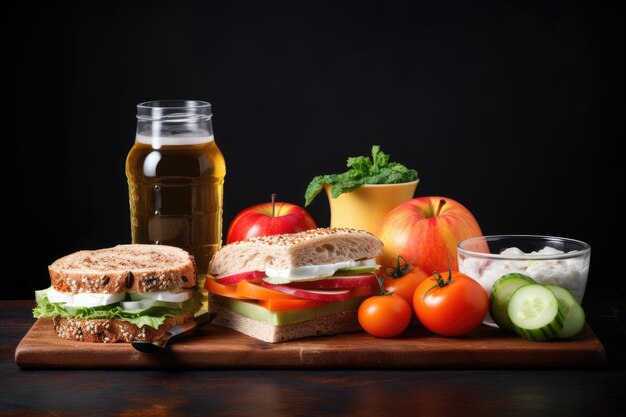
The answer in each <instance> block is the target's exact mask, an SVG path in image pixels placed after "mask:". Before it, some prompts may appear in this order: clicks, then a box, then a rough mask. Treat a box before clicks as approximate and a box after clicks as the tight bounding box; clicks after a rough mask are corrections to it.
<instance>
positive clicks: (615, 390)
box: [0, 301, 626, 417]
mask: <svg viewBox="0 0 626 417" xmlns="http://www.w3.org/2000/svg"><path fill="white" fill-rule="evenodd" d="M32 306H33V301H0V375H1V376H2V381H1V382H0V416H83V415H87V416H99V415H105V416H141V417H151V416H178V415H185V416H187V415H205V416H211V417H213V416H308V415H315V416H385V415H391V416H399V415H420V416H431V415H432V416H445V415H464V416H467V415H477V416H478V415H497V416H503V415H504V416H508V415H510V416H539V415H545V416H553V415H566V416H594V415H599V416H603V417H607V416H624V415H626V349H625V348H626V336H625V331H624V323H625V321H624V308H623V307H624V305H623V304H618V305H616V304H614V303H613V304H606V303H605V304H602V305H600V306H599V307H597V308H596V307H594V310H593V311H590V312H588V321H589V323H590V324H591V326H592V328H593V329H594V331H595V332H596V334H597V335H598V337H599V338H600V340H601V341H602V342H603V343H604V346H605V347H606V350H607V355H608V363H607V367H606V368H605V369H600V370H506V369H502V370H428V371H424V370H393V371H392V370H332V371H329V370H290V371H287V370H228V369H226V370H224V369H222V370H191V371H146V370H141V371H139V370H115V371H102V370H21V369H20V368H19V367H17V365H16V364H15V360H14V355H15V347H16V346H17V344H18V342H19V341H20V340H21V338H22V337H23V336H24V335H25V334H26V332H27V331H28V329H29V328H30V327H31V326H32V324H33V323H34V321H35V320H34V319H33V318H32V317H31V309H32Z"/></svg>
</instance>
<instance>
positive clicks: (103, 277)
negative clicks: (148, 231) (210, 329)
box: [48, 245, 197, 294]
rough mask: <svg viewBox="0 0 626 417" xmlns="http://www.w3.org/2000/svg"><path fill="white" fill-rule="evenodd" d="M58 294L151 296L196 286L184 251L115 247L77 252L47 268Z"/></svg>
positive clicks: (191, 262) (193, 268) (190, 260)
mask: <svg viewBox="0 0 626 417" xmlns="http://www.w3.org/2000/svg"><path fill="white" fill-rule="evenodd" d="M48 271H49V273H50V281H51V282H52V286H53V287H54V289H56V290H57V291H64V292H72V293H81V292H89V293H108V294H115V293H119V292H122V291H127V290H129V291H136V292H150V291H165V290H172V289H178V288H193V287H194V286H195V285H196V282H197V277H196V265H195V261H194V258H193V256H191V255H190V254H189V253H187V252H186V251H184V250H182V249H179V248H176V247H173V246H166V245H118V246H115V247H113V248H107V249H99V250H92V251H87V250H84V251H80V252H76V253H73V254H71V255H67V256H65V257H63V258H61V259H58V260H57V261H55V262H54V263H53V264H52V265H50V266H49V267H48Z"/></svg>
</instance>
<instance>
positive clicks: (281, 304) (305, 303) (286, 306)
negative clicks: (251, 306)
mask: <svg viewBox="0 0 626 417" xmlns="http://www.w3.org/2000/svg"><path fill="white" fill-rule="evenodd" d="M259 304H260V305H261V306H263V307H265V308H267V309H268V310H270V311H284V310H302V309H305V308H313V307H320V306H323V305H325V304H328V301H317V300H259Z"/></svg>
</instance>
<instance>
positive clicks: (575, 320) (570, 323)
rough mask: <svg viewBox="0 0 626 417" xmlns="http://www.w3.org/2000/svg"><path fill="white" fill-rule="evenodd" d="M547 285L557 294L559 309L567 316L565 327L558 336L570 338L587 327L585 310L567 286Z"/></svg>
mask: <svg viewBox="0 0 626 417" xmlns="http://www.w3.org/2000/svg"><path fill="white" fill-rule="evenodd" d="M546 287H547V288H548V289H550V291H552V292H553V293H554V295H555V296H556V299H557V301H558V303H559V310H561V312H562V313H563V317H564V318H565V321H564V323H563V328H562V329H561V330H560V331H559V332H558V333H557V334H556V337H558V338H559V339H568V338H570V337H573V336H576V335H577V334H578V333H580V331H581V330H582V329H583V327H585V310H583V308H582V307H581V305H580V304H578V301H576V299H575V298H574V296H573V295H572V294H571V293H570V292H569V291H567V290H566V289H565V288H563V287H559V286H557V285H546Z"/></svg>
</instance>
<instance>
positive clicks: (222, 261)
mask: <svg viewBox="0 0 626 417" xmlns="http://www.w3.org/2000/svg"><path fill="white" fill-rule="evenodd" d="M381 251H382V243H381V241H380V240H379V239H378V238H376V237H375V236H374V235H372V234H370V233H368V232H365V231H362V230H353V229H337V228H325V229H313V230H307V231H305V232H300V233H294V234H284V235H274V236H263V237H257V238H253V239H249V240H245V241H240V242H235V243H231V244H229V245H226V246H224V247H223V248H222V249H220V250H219V251H218V252H217V253H216V254H215V256H214V257H213V259H212V261H211V263H210V265H209V272H210V274H211V275H213V277H214V278H211V277H209V278H208V279H207V281H206V284H205V288H206V289H207V290H208V291H209V309H210V310H211V311H212V312H215V313H217V316H216V318H215V319H214V321H213V323H214V324H217V325H221V326H224V327H228V328H231V329H234V330H237V331H239V332H241V333H244V334H246V335H248V336H252V337H255V338H257V339H260V340H264V341H266V342H271V343H275V342H283V341H287V340H293V339H299V338H303V337H309V336H321V335H334V334H340V333H347V332H353V331H359V330H361V327H360V326H359V323H358V319H357V310H358V307H359V305H360V303H361V302H362V301H363V300H364V298H365V297H366V296H369V295H371V294H372V286H373V285H375V283H376V276H375V275H374V272H375V271H376V270H377V269H378V268H379V266H378V265H377V264H376V261H375V257H376V256H378V255H379V254H380V253H381Z"/></svg>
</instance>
